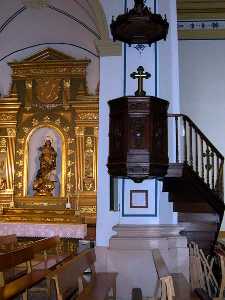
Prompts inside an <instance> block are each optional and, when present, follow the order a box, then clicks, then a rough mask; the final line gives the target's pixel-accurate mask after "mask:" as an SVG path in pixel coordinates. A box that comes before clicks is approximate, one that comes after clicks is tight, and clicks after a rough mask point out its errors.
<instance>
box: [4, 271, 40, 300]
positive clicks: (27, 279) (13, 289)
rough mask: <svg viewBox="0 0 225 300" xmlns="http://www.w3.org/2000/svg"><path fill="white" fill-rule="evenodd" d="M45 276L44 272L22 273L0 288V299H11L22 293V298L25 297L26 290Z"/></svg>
mask: <svg viewBox="0 0 225 300" xmlns="http://www.w3.org/2000/svg"><path fill="white" fill-rule="evenodd" d="M45 277H46V272H45V271H44V270H42V271H32V272H31V273H28V274H26V275H23V276H21V277H19V278H17V279H15V280H13V281H11V282H9V283H7V284H6V285H5V286H3V287H1V288H0V300H8V299H12V298H14V297H16V296H18V295H20V294H23V299H27V290H28V289H30V288H32V287H33V286H35V285H37V284H38V283H39V282H41V281H42V280H43V279H44V278H45Z"/></svg>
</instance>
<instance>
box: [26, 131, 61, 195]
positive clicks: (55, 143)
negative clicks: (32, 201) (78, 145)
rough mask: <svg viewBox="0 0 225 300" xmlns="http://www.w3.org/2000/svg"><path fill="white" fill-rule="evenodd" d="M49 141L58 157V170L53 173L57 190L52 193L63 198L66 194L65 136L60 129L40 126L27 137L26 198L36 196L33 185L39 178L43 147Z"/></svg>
mask: <svg viewBox="0 0 225 300" xmlns="http://www.w3.org/2000/svg"><path fill="white" fill-rule="evenodd" d="M47 140H50V141H51V145H52V147H53V148H54V150H55V151H56V153H57V157H56V169H55V171H53V172H51V173H52V174H51V176H52V178H51V180H54V181H55V188H54V190H53V192H52V194H53V196H55V197H58V196H63V194H64V182H65V180H64V176H65V174H64V165H63V161H65V140H64V136H63V134H62V133H61V132H60V130H59V129H57V128H56V127H55V128H54V127H53V126H49V125H48V126H47V127H46V126H39V127H38V128H34V129H33V130H32V131H31V132H30V134H29V135H28V137H27V140H26V145H25V153H27V155H28V157H27V158H25V159H27V163H26V164H25V168H26V169H27V172H26V175H25V176H26V177H27V182H26V183H25V184H24V186H25V188H26V192H25V193H26V196H34V195H35V191H34V189H33V183H34V180H35V178H36V176H37V172H38V170H40V156H41V153H42V151H41V147H43V145H44V144H45V142H46V141H47ZM53 176H54V178H53Z"/></svg>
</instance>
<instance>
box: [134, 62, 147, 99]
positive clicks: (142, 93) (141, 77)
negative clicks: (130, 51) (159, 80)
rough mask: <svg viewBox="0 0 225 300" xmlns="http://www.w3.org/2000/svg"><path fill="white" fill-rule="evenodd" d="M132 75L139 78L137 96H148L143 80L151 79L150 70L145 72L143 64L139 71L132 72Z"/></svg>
mask: <svg viewBox="0 0 225 300" xmlns="http://www.w3.org/2000/svg"><path fill="white" fill-rule="evenodd" d="M130 77H131V78H133V79H138V90H137V91H136V92H135V96H136V97H144V96H146V92H145V91H144V90H143V82H144V79H149V78H150V77H151V74H150V73H148V72H144V68H143V67H142V66H140V67H138V68H137V73H136V72H133V73H131V74H130Z"/></svg>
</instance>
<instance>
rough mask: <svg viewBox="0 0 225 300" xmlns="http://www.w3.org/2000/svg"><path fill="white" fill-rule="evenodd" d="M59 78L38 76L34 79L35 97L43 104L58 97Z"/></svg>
mask: <svg viewBox="0 0 225 300" xmlns="http://www.w3.org/2000/svg"><path fill="white" fill-rule="evenodd" d="M60 82H61V79H57V78H48V79H46V78H39V79H36V88H35V89H36V97H37V100H38V101H40V102H41V103H44V104H49V103H54V102H55V101H57V100H58V99H59V97H60V91H61V86H60Z"/></svg>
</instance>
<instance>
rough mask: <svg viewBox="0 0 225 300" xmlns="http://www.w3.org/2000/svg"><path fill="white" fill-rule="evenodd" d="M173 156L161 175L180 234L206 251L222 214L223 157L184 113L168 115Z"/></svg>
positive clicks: (224, 206) (211, 243)
mask: <svg viewBox="0 0 225 300" xmlns="http://www.w3.org/2000/svg"><path fill="white" fill-rule="evenodd" d="M169 129H170V130H172V132H173V136H174V137H175V140H176V145H175V149H173V150H175V157H174V161H172V162H171V163H170V165H169V168H168V173H167V175H166V177H164V178H163V191H164V192H168V193H169V201H171V202H173V207H174V211H175V212H178V222H179V224H181V225H183V227H184V230H183V232H182V234H183V235H186V236H187V238H188V241H194V242H196V243H198V245H199V247H201V248H203V250H204V251H205V252H206V253H209V252H210V251H211V250H213V247H214V244H215V242H216V240H217V237H218V234H219V230H220V226H221V223H222V220H223V214H224V209H225V205H224V201H223V165H224V157H223V155H222V154H221V153H220V152H219V151H218V150H217V149H216V147H215V146H214V145H213V144H212V143H211V142H210V141H209V140H208V138H207V137H206V136H205V135H204V134H203V133H202V132H201V130H200V129H199V128H198V127H197V126H196V125H195V124H194V123H193V121H192V120H191V119H190V118H189V117H187V116H186V115H181V114H176V115H174V114H173V115H169Z"/></svg>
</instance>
